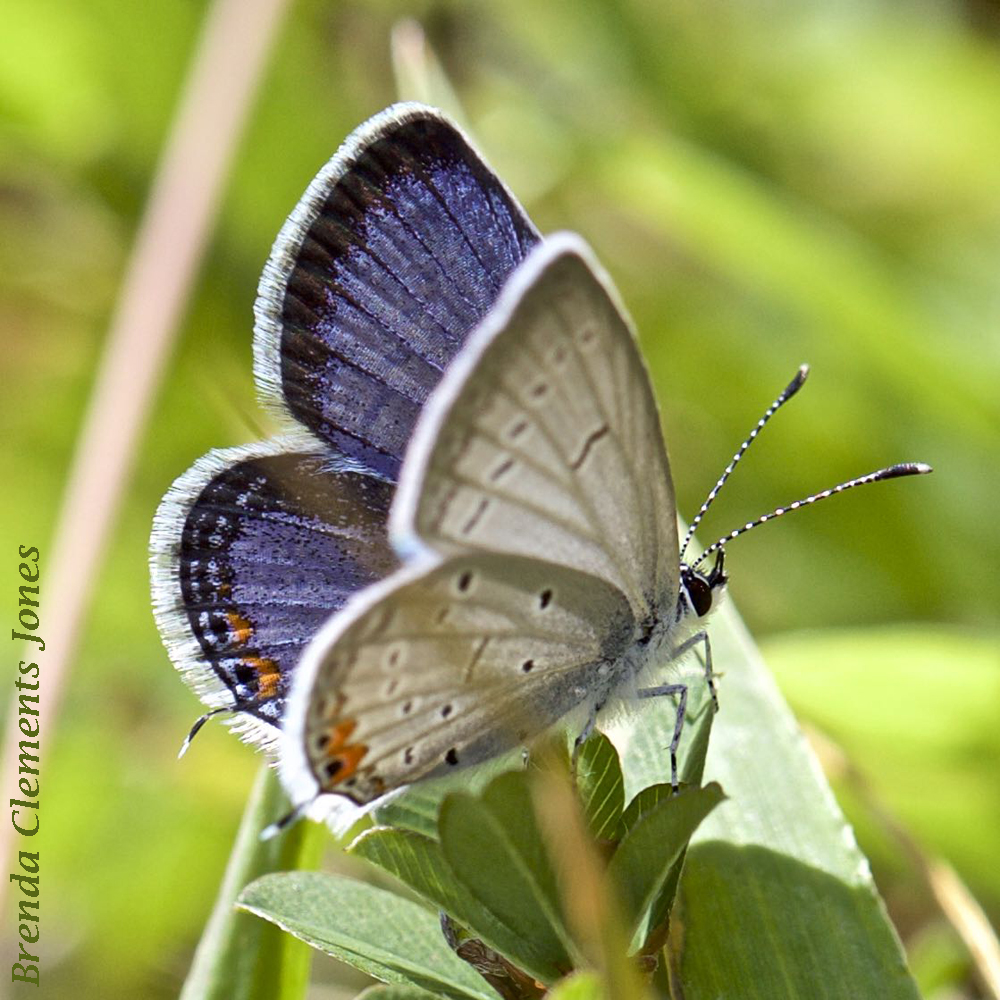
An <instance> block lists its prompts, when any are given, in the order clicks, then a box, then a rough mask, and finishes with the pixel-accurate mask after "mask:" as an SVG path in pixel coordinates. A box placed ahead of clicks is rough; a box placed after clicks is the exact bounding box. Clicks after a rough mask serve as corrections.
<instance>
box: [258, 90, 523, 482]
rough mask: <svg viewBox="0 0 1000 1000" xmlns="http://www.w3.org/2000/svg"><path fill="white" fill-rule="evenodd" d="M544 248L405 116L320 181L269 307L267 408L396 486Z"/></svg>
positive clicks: (490, 177)
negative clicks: (412, 447)
mask: <svg viewBox="0 0 1000 1000" xmlns="http://www.w3.org/2000/svg"><path fill="white" fill-rule="evenodd" d="M538 240H539V237H538V233H537V231H536V230H535V228H534V226H533V225H532V224H531V222H530V220H529V219H528V217H527V216H526V215H525V213H524V211H523V209H522V208H521V207H520V206H519V205H518V204H517V202H516V201H515V200H514V198H513V196H512V195H511V194H510V192H509V191H507V189H506V188H505V187H504V185H503V184H502V182H501V181H500V180H499V179H498V178H497V177H496V175H495V174H494V173H493V172H492V170H490V168H489V167H488V166H487V165H486V164H485V163H484V161H483V160H482V159H481V157H480V156H479V154H478V153H477V152H476V151H475V150H474V149H473V148H472V146H471V145H470V144H469V142H468V141H467V140H466V139H465V138H464V136H463V135H462V134H461V132H459V131H458V130H457V129H456V127H455V126H454V125H452V124H451V123H450V122H448V121H447V120H446V119H444V118H443V117H442V116H441V115H440V114H439V113H438V112H436V111H433V110H432V109H429V108H424V107H422V106H420V105H397V106H396V107H394V108H390V109H388V110H387V111H385V112H383V113H382V114H381V115H378V116H376V117H375V118H373V119H372V120H371V121H370V122H368V123H366V124H365V125H364V126H362V127H361V128H360V129H359V130H358V131H357V132H356V133H355V134H354V135H353V136H352V137H351V138H350V139H348V141H347V142H346V143H345V144H344V146H343V147H342V148H341V150H340V151H339V152H338V153H337V155H336V156H335V157H334V158H333V159H332V160H331V161H330V163H328V164H327V165H326V167H324V169H323V170H322V171H321V172H320V174H319V175H318V176H317V178H316V180H315V181H313V183H312V185H311V186H310V188H309V190H308V191H307V192H306V195H305V197H304V198H303V199H302V201H301V202H300V203H299V205H298V207H297V208H296V210H295V212H294V213H293V214H292V216H291V217H290V218H289V220H288V222H287V224H286V225H285V227H284V229H283V230H282V232H281V234H280V235H279V237H278V239H277V241H276V242H275V246H274V250H273V251H272V254H271V259H270V260H269V261H268V264H267V267H266V268H265V270H264V276H263V278H262V280H261V288H260V296H259V299H258V302H257V310H256V311H257V338H256V342H255V370H256V375H257V381H258V386H259V388H260V392H261V396H262V398H263V399H264V401H265V403H266V404H268V405H270V406H271V407H272V408H277V409H279V410H280V411H282V412H283V413H284V414H285V415H286V416H290V417H291V418H293V419H294V420H295V421H296V422H297V423H299V424H304V425H305V426H306V427H308V428H309V429H310V430H311V431H312V432H313V433H314V434H316V435H317V436H319V437H320V438H322V439H323V440H324V441H326V442H328V443H329V444H330V445H331V446H332V447H333V448H335V449H336V450H337V451H338V452H340V453H342V454H344V455H347V456H350V457H352V458H356V459H358V460H359V461H361V462H364V463H365V464H366V465H367V466H369V467H370V468H372V469H373V470H375V471H376V472H379V473H381V474H383V475H386V476H388V477H390V478H392V479H395V478H397V477H398V474H399V467H400V464H401V463H402V459H403V453H404V451H405V449H406V444H407V441H408V440H409V437H410V433H411V431H412V430H413V425H414V423H415V422H416V419H417V415H418V414H419V412H420V408H421V406H422V405H423V403H424V401H425V400H426V399H427V397H428V395H429V394H430V392H431V390H432V389H433V388H434V387H435V386H436V385H437V383H438V381H439V379H440V378H441V373H442V371H443V369H444V368H445V366H446V365H447V364H448V362H449V361H450V360H451V359H452V358H453V357H454V356H455V354H456V353H457V352H458V351H459V349H460V348H461V346H462V344H463V343H464V341H465V338H466V337H467V336H468V334H469V332H470V331H471V330H472V329H473V327H474V326H475V325H476V324H477V323H478V322H479V320H480V319H482V317H483V316H484V315H485V314H486V312H487V311H488V310H489V308H490V306H491V305H492V304H493V302H494V300H495V299H496V296H497V294H498V292H499V290H500V288H501V287H502V285H503V284H504V282H505V281H506V279H507V277H508V275H509V274H510V273H511V271H512V270H513V269H514V268H515V267H516V266H517V265H518V264H519V263H520V262H521V260H523V258H524V256H525V254H526V253H527V252H528V250H530V249H531V247H532V246H534V245H535V243H537V242H538Z"/></svg>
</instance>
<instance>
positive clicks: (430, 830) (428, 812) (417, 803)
mask: <svg viewBox="0 0 1000 1000" xmlns="http://www.w3.org/2000/svg"><path fill="white" fill-rule="evenodd" d="M512 770H514V771H523V770H524V758H523V754H522V752H521V750H513V751H511V752H510V753H506V754H503V755H502V756H500V757H498V758H497V759H496V760H492V761H485V762H483V763H482V764H477V765H476V766H475V767H471V768H468V769H463V770H461V771H459V772H457V773H456V774H449V775H445V776H444V777H441V778H433V779H430V780H428V781H421V782H418V783H417V784H416V785H412V786H411V787H409V788H407V789H406V791H405V792H403V793H402V795H397V796H395V797H394V798H391V799H390V800H389V801H388V802H386V803H385V804H384V805H381V806H378V808H376V809H375V810H374V811H373V813H372V818H373V819H374V820H375V823H376V824H377V825H378V826H394V827H399V828H402V829H404V830H412V831H413V832H414V833H422V834H425V835H426V836H428V837H436V836H437V827H438V813H439V812H440V810H441V803H442V802H443V801H444V799H445V796H447V795H450V794H451V793H452V792H459V791H462V792H473V793H475V792H480V791H482V790H483V789H484V788H485V787H486V786H487V785H488V784H489V783H490V782H491V781H492V780H493V779H494V778H495V777H497V775H500V774H503V773H505V772H507V771H512Z"/></svg>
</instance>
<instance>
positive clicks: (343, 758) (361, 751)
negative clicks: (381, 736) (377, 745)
mask: <svg viewBox="0 0 1000 1000" xmlns="http://www.w3.org/2000/svg"><path fill="white" fill-rule="evenodd" d="M366 753H368V747H366V746H365V745H364V743H352V744H351V745H350V746H346V747H344V749H343V750H341V751H340V753H338V754H337V755H336V756H335V757H334V758H333V759H334V760H335V761H337V762H338V763H339V764H340V770H338V771H337V773H336V775H334V783H337V782H340V781H344V780H345V779H346V778H349V777H350V776H351V775H352V774H354V772H355V771H356V770H357V769H358V765H359V764H360V763H361V760H362V758H363V757H364V755H365V754H366Z"/></svg>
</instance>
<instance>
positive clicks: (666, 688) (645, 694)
mask: <svg viewBox="0 0 1000 1000" xmlns="http://www.w3.org/2000/svg"><path fill="white" fill-rule="evenodd" d="M663 695H678V702H677V717H676V719H675V720H674V735H673V736H672V737H671V740H670V787H671V788H672V789H673V791H674V795H676V794H677V792H678V790H679V786H678V782H677V747H678V746H680V742H681V731H682V730H683V728H684V716H685V714H686V713H687V701H688V686H687V684H658V685H657V686H656V687H651V688H640V689H639V697H640V698H660V697H662V696H663Z"/></svg>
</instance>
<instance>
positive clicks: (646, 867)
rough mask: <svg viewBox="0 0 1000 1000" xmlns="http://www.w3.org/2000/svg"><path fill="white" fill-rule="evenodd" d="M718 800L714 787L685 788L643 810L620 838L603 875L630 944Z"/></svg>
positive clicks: (639, 934) (642, 929)
mask: <svg viewBox="0 0 1000 1000" xmlns="http://www.w3.org/2000/svg"><path fill="white" fill-rule="evenodd" d="M661 787H663V786H661ZM669 787H670V786H669V785H667V786H666V788H668V789H669ZM724 798H725V796H724V795H723V794H722V789H721V788H720V787H719V786H718V785H717V784H715V783H713V784H710V785H706V786H705V787H704V788H685V789H683V790H682V791H681V792H679V793H678V794H677V795H673V796H670V797H669V798H666V799H662V800H661V801H659V802H657V803H656V804H655V805H653V806H652V807H651V808H649V809H648V810H647V811H646V812H645V813H643V815H641V816H640V817H639V818H638V819H636V821H635V823H634V824H633V825H632V826H631V828H630V829H629V831H628V833H626V834H625V836H624V837H623V838H622V840H621V843H620V844H619V845H618V849H617V850H616V851H615V853H614V855H613V856H612V858H611V864H610V865H609V866H608V875H609V877H610V878H611V880H612V882H613V883H614V884H615V885H616V887H617V889H618V895H619V898H620V899H621V902H622V906H623V909H624V916H625V922H626V923H625V926H626V934H627V936H628V937H629V938H630V939H632V940H633V942H635V938H636V937H645V931H646V929H647V925H648V920H649V917H650V911H651V910H652V909H653V906H654V904H655V902H656V900H657V898H658V897H659V895H660V892H661V891H662V889H663V887H664V885H665V884H666V882H667V879H668V877H669V875H670V873H671V870H672V868H673V867H674V865H675V864H676V862H677V861H678V859H679V858H680V856H681V853H682V852H683V850H684V848H685V847H686V846H687V843H688V841H689V840H690V839H691V835H692V834H693V833H694V831H695V830H696V829H697V828H698V825H699V824H700V823H701V821H702V820H703V819H704V818H705V817H706V816H707V815H708V814H709V813H710V812H711V811H712V810H713V809H714V808H715V807H716V806H717V805H718V804H719V803H720V802H721V801H722V800H723V799H724ZM640 943H641V942H640Z"/></svg>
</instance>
